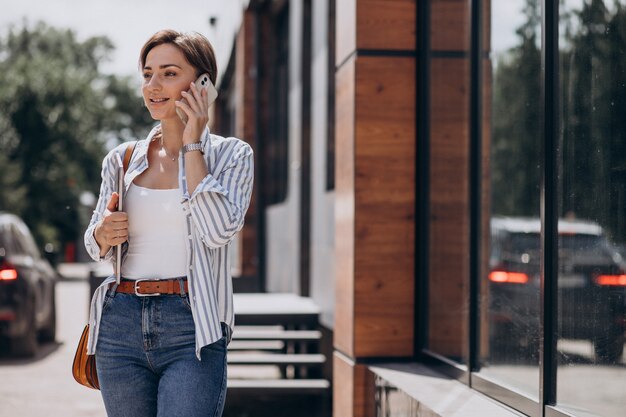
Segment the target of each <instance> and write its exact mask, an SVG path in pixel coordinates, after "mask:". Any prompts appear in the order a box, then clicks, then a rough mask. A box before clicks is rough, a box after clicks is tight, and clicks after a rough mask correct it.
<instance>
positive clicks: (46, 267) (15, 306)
mask: <svg viewBox="0 0 626 417" xmlns="http://www.w3.org/2000/svg"><path fill="white" fill-rule="evenodd" d="M56 279H57V274H56V272H55V270H54V269H53V268H52V266H51V265H50V263H49V262H48V261H47V260H46V259H44V258H43V257H42V256H41V253H40V252H39V250H38V249H37V246H36V245H35V242H34V240H33V238H32V236H31V234H30V231H29V230H28V227H27V226H26V225H25V224H24V222H22V221H21V220H20V219H19V218H18V217H17V216H14V215H12V214H8V213H1V212H0V336H2V337H8V339H9V341H10V345H11V350H12V352H13V353H15V354H17V355H21V356H33V355H34V354H35V353H36V352H37V348H38V336H39V338H40V339H41V340H43V341H53V340H54V338H55V332H56V314H55V301H54V300H55V297H54V294H55V285H56Z"/></svg>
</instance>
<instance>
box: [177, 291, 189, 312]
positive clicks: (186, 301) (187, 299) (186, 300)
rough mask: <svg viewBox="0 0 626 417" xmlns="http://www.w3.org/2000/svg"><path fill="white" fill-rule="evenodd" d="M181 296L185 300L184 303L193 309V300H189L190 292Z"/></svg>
mask: <svg viewBox="0 0 626 417" xmlns="http://www.w3.org/2000/svg"><path fill="white" fill-rule="evenodd" d="M180 298H181V299H182V300H183V304H184V305H185V307H187V309H188V310H189V311H191V301H190V300H189V294H185V295H181V296H180Z"/></svg>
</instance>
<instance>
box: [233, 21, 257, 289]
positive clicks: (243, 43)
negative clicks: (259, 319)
mask: <svg viewBox="0 0 626 417" xmlns="http://www.w3.org/2000/svg"><path fill="white" fill-rule="evenodd" d="M253 28H254V13H253V12H252V11H250V10H247V11H245V12H244V16H243V22H242V26H241V30H240V31H239V33H238V35H237V38H236V40H235V42H236V44H237V48H236V57H235V59H236V65H235V89H234V91H235V103H236V109H235V117H236V120H235V132H234V134H235V136H236V137H239V138H241V139H243V140H245V141H247V142H248V143H250V146H252V148H253V149H256V148H257V146H256V145H257V144H256V143H255V138H256V134H255V117H254V113H255V109H254V107H255V100H254V92H255V80H254V78H252V77H251V76H250V74H251V73H252V72H251V70H250V69H251V68H253V67H254V41H255V40H254V30H253ZM258 190H259V188H258V187H255V189H254V190H253V195H252V199H251V201H250V207H249V208H248V212H247V213H246V225H245V227H244V228H243V230H242V231H241V233H240V236H239V238H240V239H241V241H240V245H241V246H240V250H241V252H240V253H241V255H240V256H241V276H244V277H253V276H256V275H257V264H258V262H257V258H258V254H257V250H256V237H257V233H258V231H257V218H256V217H257V216H256V211H257V206H256V205H257V200H258V197H257V194H258Z"/></svg>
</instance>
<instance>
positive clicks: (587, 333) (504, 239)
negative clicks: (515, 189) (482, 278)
mask: <svg viewBox="0 0 626 417" xmlns="http://www.w3.org/2000/svg"><path fill="white" fill-rule="evenodd" d="M558 233H559V236H558V239H559V255H558V265H559V273H558V284H557V285H558V314H557V317H558V323H557V326H558V334H559V338H562V339H583V340H589V341H591V342H592V343H593V346H594V351H595V359H596V360H597V361H598V362H602V363H613V362H616V361H617V360H618V359H619V358H620V357H621V355H622V354H623V350H624V319H625V307H624V299H625V297H624V296H625V294H626V273H625V272H624V262H623V260H622V257H621V255H620V254H619V253H618V251H617V250H616V249H615V247H613V246H612V245H611V244H610V243H609V241H608V240H607V238H606V236H605V235H604V232H603V230H602V228H601V227H600V226H599V225H598V224H597V223H594V222H589V221H581V220H559V223H558ZM540 244H541V238H540V221H539V219H537V218H513V217H496V218H493V219H492V220H491V256H490V261H489V264H490V265H489V267H490V271H489V275H488V277H487V280H488V283H489V295H488V297H489V318H490V320H489V336H490V346H491V351H492V353H494V351H495V352H498V351H499V353H502V350H503V349H504V350H506V349H516V347H519V346H522V347H526V348H527V352H531V354H532V352H537V348H538V346H539V341H540V337H539V336H540V335H539V331H540V329H539V316H540V306H541V302H540V298H539V297H540V285H541V281H540V272H541V269H540V264H541V258H540V256H541V251H540ZM535 359H536V358H535Z"/></svg>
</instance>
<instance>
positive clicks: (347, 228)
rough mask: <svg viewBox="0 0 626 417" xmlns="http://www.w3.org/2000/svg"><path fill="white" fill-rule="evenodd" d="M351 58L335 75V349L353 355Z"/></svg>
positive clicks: (353, 77) (352, 128) (353, 62)
mask: <svg viewBox="0 0 626 417" xmlns="http://www.w3.org/2000/svg"><path fill="white" fill-rule="evenodd" d="M354 82H355V60H354V56H353V57H352V58H350V59H349V60H348V61H347V62H346V64H345V65H343V66H342V67H341V68H340V69H339V70H338V71H337V74H336V83H335V84H336V89H335V91H336V93H335V94H336V96H335V99H336V105H335V109H336V110H335V112H336V113H335V118H336V123H335V129H336V130H335V150H336V161H337V162H336V164H335V167H336V168H335V170H336V171H335V268H336V274H335V299H336V302H335V328H334V334H335V341H334V343H335V347H336V348H337V349H339V350H341V351H342V352H344V353H345V354H347V355H350V356H352V355H353V354H354V351H353V350H354V340H353V336H354V217H355V214H354V213H355V211H354V210H355V206H354V169H355V168H354V97H355V86H354Z"/></svg>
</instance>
